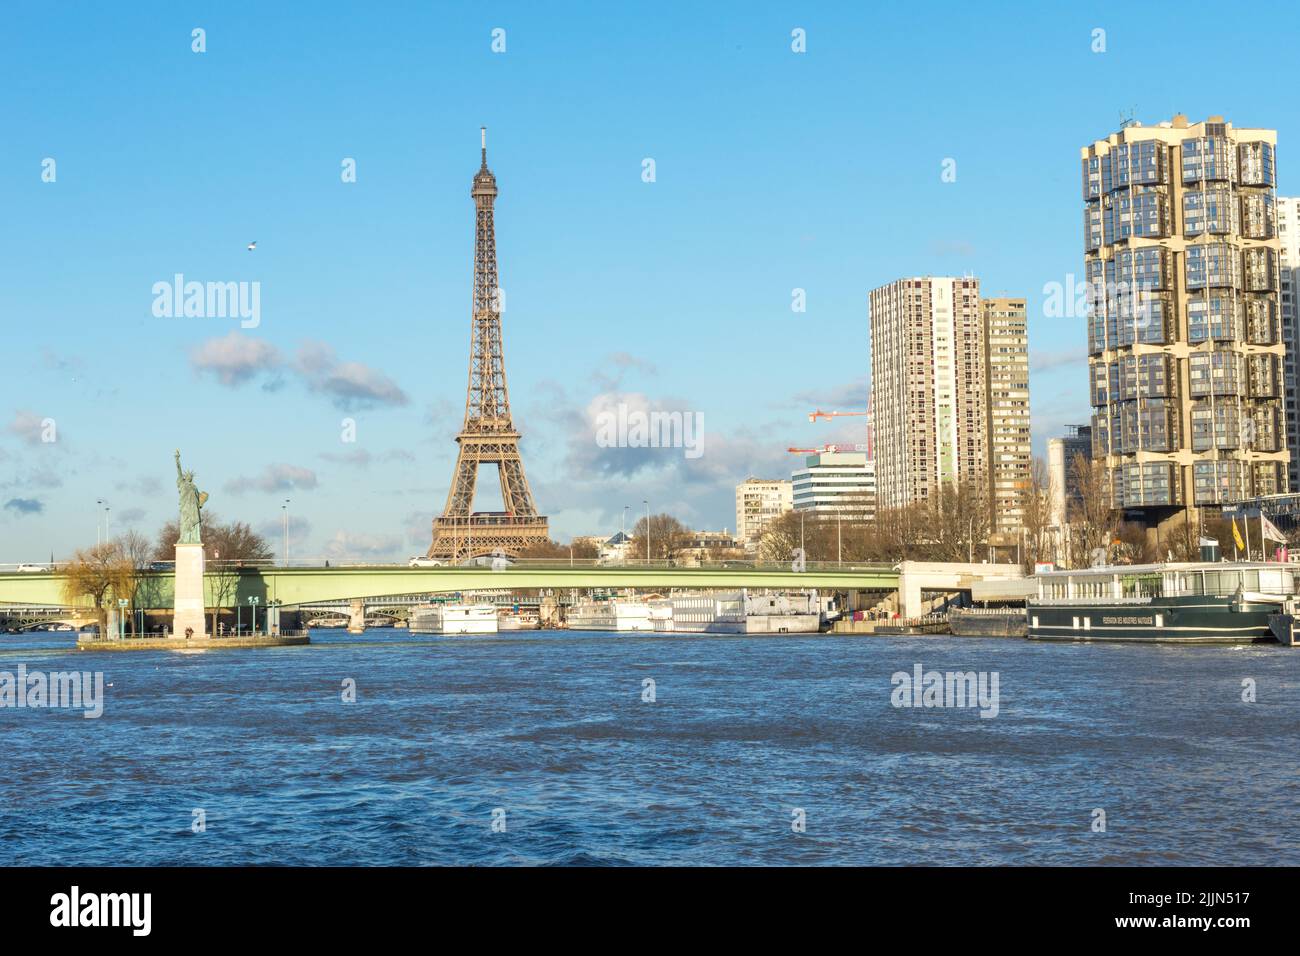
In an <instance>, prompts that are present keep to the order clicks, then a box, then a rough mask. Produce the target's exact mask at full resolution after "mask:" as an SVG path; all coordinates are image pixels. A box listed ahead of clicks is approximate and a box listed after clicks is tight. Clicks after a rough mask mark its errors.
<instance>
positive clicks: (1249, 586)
mask: <svg viewBox="0 0 1300 956" xmlns="http://www.w3.org/2000/svg"><path fill="white" fill-rule="evenodd" d="M1242 574H1243V575H1244V577H1245V582H1246V590H1247V591H1258V590H1259V572H1258V571H1243V572H1242Z"/></svg>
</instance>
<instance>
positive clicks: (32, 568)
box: [18, 564, 46, 574]
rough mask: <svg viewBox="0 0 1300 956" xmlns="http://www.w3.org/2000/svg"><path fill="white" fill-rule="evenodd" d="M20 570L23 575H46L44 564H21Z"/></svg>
mask: <svg viewBox="0 0 1300 956" xmlns="http://www.w3.org/2000/svg"><path fill="white" fill-rule="evenodd" d="M18 570H19V572H20V573H23V574H44V573H45V570H46V568H45V565H43V564H20V565H18Z"/></svg>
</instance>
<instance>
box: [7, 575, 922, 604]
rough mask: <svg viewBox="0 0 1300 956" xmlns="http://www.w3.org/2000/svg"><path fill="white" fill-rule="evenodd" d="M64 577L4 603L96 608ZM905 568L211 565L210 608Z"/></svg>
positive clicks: (894, 580)
mask: <svg viewBox="0 0 1300 956" xmlns="http://www.w3.org/2000/svg"><path fill="white" fill-rule="evenodd" d="M63 582H64V577H63V575H61V574H59V573H57V572H55V573H49V572H46V573H43V574H36V573H22V574H20V573H0V605H6V604H9V605H43V606H64V607H70V608H72V607H85V608H89V607H90V599H89V598H83V599H82V600H80V601H78V602H75V603H69V602H68V600H67V599H66V598H65V597H64V595H63ZM172 584H173V580H172V571H171V570H164V571H150V572H145V573H143V575H142V577H141V585H140V589H139V592H138V595H137V601H136V604H135V607H136V608H144V609H146V610H164V609H170V608H171V607H172V606H173V589H172ZM898 584H899V572H898V571H896V570H894V569H892V568H891V567H889V566H888V565H853V566H848V565H844V566H840V565H835V564H831V565H829V566H826V565H822V566H811V565H810V566H809V567H808V569H807V570H806V571H802V572H795V571H792V570H790V568H789V567H788V566H786V565H772V566H766V567H765V566H762V565H757V566H754V567H745V568H710V567H701V568H677V567H656V566H653V565H651V566H649V567H647V566H644V565H623V566H609V567H590V566H589V567H581V566H578V567H571V566H568V565H564V566H560V567H556V566H536V567H535V566H530V565H517V566H513V567H509V568H506V569H503V570H500V571H493V570H492V569H491V568H485V567H472V568H410V567H405V566H374V565H371V566H361V567H336V568H325V567H310V568H295V567H287V568H285V567H265V568H261V567H245V568H238V569H223V570H219V571H214V570H209V571H208V573H207V574H206V575H205V592H206V595H207V597H206V601H205V603H206V604H207V606H208V607H215V606H217V604H218V599H219V601H220V606H222V607H227V608H231V607H234V606H235V605H241V606H242V605H246V604H247V603H248V599H249V598H257V600H258V603H260V604H262V605H263V606H265V605H267V604H269V603H271V602H275V603H277V604H281V605H285V606H290V607H291V606H295V605H299V604H312V603H315V602H318V601H335V600H347V599H352V598H376V597H388V596H398V595H407V594H424V593H452V592H456V591H488V590H498V589H505V590H523V589H533V588H551V589H553V590H557V591H559V590H567V589H570V588H578V589H582V590H585V589H588V588H594V589H614V588H641V589H646V590H666V589H668V588H711V589H717V590H739V589H740V588H781V589H788V590H797V589H800V588H818V589H820V590H827V591H896V590H897V589H898Z"/></svg>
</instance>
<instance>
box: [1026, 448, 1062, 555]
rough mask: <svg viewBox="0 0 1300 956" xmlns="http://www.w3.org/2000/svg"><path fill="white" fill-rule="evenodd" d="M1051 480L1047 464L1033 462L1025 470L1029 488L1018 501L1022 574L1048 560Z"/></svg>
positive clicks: (1050, 526) (1050, 549)
mask: <svg viewBox="0 0 1300 956" xmlns="http://www.w3.org/2000/svg"><path fill="white" fill-rule="evenodd" d="M1055 491H1056V489H1055V488H1053V487H1052V476H1051V473H1050V472H1049V471H1048V468H1047V462H1045V461H1043V459H1041V458H1035V459H1034V460H1033V463H1032V464H1031V465H1030V468H1029V487H1028V488H1026V489H1024V494H1023V496H1022V498H1021V501H1022V507H1023V515H1024V520H1023V524H1024V549H1023V551H1022V553H1021V563H1022V564H1023V565H1024V569H1025V571H1026V573H1028V572H1029V571H1032V570H1033V569H1034V565H1035V564H1036V563H1038V562H1040V561H1048V560H1050V559H1051V557H1052V551H1053V548H1052V497H1053V494H1054V492H1055Z"/></svg>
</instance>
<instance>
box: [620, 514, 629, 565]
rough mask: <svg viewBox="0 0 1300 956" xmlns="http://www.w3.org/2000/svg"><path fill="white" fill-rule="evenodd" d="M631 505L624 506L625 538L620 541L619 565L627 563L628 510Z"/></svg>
mask: <svg viewBox="0 0 1300 956" xmlns="http://www.w3.org/2000/svg"><path fill="white" fill-rule="evenodd" d="M629 507H630V505H624V506H623V529H622V530H623V536H622V537H621V538H619V541H618V553H619V560H618V563H619V564H626V563H627V509H628V508H629Z"/></svg>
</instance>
